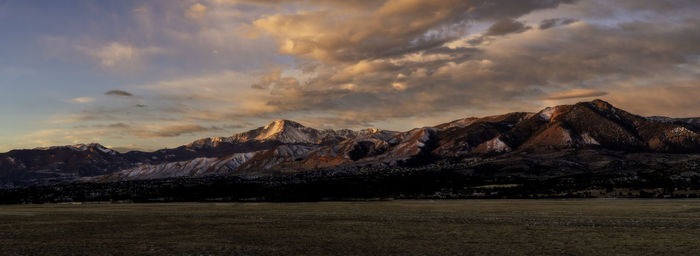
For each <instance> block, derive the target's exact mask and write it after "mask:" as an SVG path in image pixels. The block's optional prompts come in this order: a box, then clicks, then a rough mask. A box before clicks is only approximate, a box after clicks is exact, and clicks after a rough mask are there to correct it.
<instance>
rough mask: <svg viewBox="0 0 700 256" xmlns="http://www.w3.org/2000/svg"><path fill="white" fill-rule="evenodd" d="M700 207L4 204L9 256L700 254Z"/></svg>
mask: <svg viewBox="0 0 700 256" xmlns="http://www.w3.org/2000/svg"><path fill="white" fill-rule="evenodd" d="M699 241H700V201H697V200H602V199H597V200H444V201H423V200H421V201H410V200H406V201H374V202H318V203H172V204H170V203H168V204H165V203H163V204H79V205H71V204H47V205H4V206H0V254H2V255H504V254H507V255H700V242H699Z"/></svg>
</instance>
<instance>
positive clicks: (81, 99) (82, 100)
mask: <svg viewBox="0 0 700 256" xmlns="http://www.w3.org/2000/svg"><path fill="white" fill-rule="evenodd" d="M93 101H95V99H94V98H92V97H77V98H73V99H70V100H69V102H72V103H79V104H84V103H90V102H93Z"/></svg>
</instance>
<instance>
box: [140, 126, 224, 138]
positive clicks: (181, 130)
mask: <svg viewBox="0 0 700 256" xmlns="http://www.w3.org/2000/svg"><path fill="white" fill-rule="evenodd" d="M220 130H221V128H218V127H204V126H201V125H197V124H177V125H168V126H161V125H147V126H146V127H144V128H136V129H131V130H128V131H127V132H128V133H129V134H132V135H135V136H137V137H143V138H151V137H177V136H180V135H183V134H193V133H201V132H207V131H220Z"/></svg>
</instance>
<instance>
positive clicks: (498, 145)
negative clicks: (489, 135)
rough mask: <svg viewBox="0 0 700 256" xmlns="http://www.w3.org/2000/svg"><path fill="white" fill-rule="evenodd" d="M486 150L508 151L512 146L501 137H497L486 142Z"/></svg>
mask: <svg viewBox="0 0 700 256" xmlns="http://www.w3.org/2000/svg"><path fill="white" fill-rule="evenodd" d="M486 150H487V151H489V152H508V151H510V150H511V148H510V147H509V146H508V145H507V144H506V143H505V142H503V141H502V140H501V138H499V137H496V138H493V139H491V140H489V141H487V142H486Z"/></svg>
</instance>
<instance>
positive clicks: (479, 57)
mask: <svg viewBox="0 0 700 256" xmlns="http://www.w3.org/2000/svg"><path fill="white" fill-rule="evenodd" d="M42 2H43V3H42ZM698 11H700V3H699V2H698V1H692V0H687V1H683V0H678V1H672V0H668V1H666V0H622V1H604V0H580V1H567V0H561V1H557V0H546V1H545V0H529V1H506V0H503V1H500V0H470V1H465V0H457V1H451V0H445V1H421V0H386V1H362V0H356V1H341V0H331V1H320V0H298V1H275V0H270V1H234V0H202V1H190V0H183V1H117V0H114V1H71V2H61V3H59V1H13V0H9V1H7V0H6V1H0V29H1V30H2V31H3V36H2V37H3V41H2V44H3V47H2V49H0V56H3V57H2V58H0V88H2V90H3V93H2V94H0V95H1V96H0V102H1V103H0V104H2V105H0V108H1V109H0V115H1V116H2V122H1V123H0V131H2V133H0V142H1V143H0V145H1V146H0V151H6V150H10V149H12V148H32V147H38V146H48V145H61V144H72V143H89V142H99V143H102V144H104V145H109V146H113V147H116V148H119V149H120V150H126V149H129V148H134V149H145V150H153V149H158V148H162V147H173V146H178V145H181V144H185V143H187V142H190V141H192V140H193V139H196V138H201V137H206V136H225V135H230V134H232V133H234V132H239V131H243V130H247V129H251V128H254V127H258V126H262V125H264V124H266V123H267V122H269V121H271V120H273V119H280V118H284V119H293V120H297V121H300V122H301V123H303V124H306V125H310V126H313V127H317V128H363V127H379V128H384V129H394V130H402V129H407V128H410V127H416V126H427V125H435V124H438V123H441V122H446V121H450V120H454V119H458V118H463V117H467V116H483V115H489V114H499V113H504V112H509V111H538V110H539V109H541V108H542V107H545V106H548V105H555V104H567V103H572V102H577V101H584V100H591V99H594V98H601V99H604V100H607V101H609V102H611V103H612V104H614V105H616V106H619V107H621V108H623V109H626V110H629V111H631V112H634V113H638V114H643V115H667V116H675V117H686V116H692V115H698V114H699V113H698V110H699V109H700V101H698V100H697V99H698V98H700V82H698V81H699V80H698V78H700V33H699V32H698V31H700V18H698V15H697V13H698Z"/></svg>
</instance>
